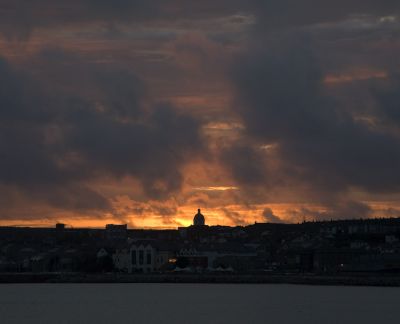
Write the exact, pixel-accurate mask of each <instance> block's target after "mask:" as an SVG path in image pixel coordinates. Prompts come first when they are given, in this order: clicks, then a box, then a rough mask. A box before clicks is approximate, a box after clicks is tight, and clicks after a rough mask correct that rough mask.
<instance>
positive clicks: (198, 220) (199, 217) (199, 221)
mask: <svg viewBox="0 0 400 324" xmlns="http://www.w3.org/2000/svg"><path fill="white" fill-rule="evenodd" d="M204 224H205V218H204V216H203V214H202V213H201V212H200V209H198V210H197V214H196V215H194V218H193V225H195V226H199V225H204Z"/></svg>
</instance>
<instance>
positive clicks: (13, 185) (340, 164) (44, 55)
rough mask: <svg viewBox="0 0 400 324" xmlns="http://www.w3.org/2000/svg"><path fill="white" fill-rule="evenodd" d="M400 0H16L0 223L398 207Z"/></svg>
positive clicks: (5, 51)
mask: <svg viewBox="0 0 400 324" xmlns="http://www.w3.org/2000/svg"><path fill="white" fill-rule="evenodd" d="M399 14H400V2H399V1H398V0H380V1H377V0H346V1H343V0H335V1H334V0H229V1H228V0H213V1H209V0H203V1H187V0H186V1H183V0H163V1H161V0H153V1H146V0H113V1H107V0H79V1H77V0H68V1H67V0H0V225H23V226H52V225H54V224H55V223H57V222H63V223H65V224H67V225H68V226H72V227H103V226H104V225H105V224H107V223H116V224H120V223H121V224H125V223H126V224H128V226H129V227H131V228H138V227H139V228H176V227H179V226H188V225H190V224H191V222H192V219H193V216H194V214H195V213H196V211H197V208H201V209H202V213H203V214H204V216H205V218H206V223H207V224H210V225H217V224H219V225H229V226H234V225H247V224H253V223H254V222H288V223H297V222H301V221H304V220H306V221H314V220H330V219H348V218H357V219H359V218H372V217H398V216H400V203H399V198H400V167H399V166H400V63H399V62H400V61H399V59H398V58H399V57H400V16H399Z"/></svg>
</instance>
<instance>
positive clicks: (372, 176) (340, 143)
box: [234, 39, 400, 192]
mask: <svg viewBox="0 0 400 324" xmlns="http://www.w3.org/2000/svg"><path fill="white" fill-rule="evenodd" d="M283 44H288V43H286V42H284V41H283V40H280V42H279V43H278V44H277V45H275V44H274V45H275V46H274V45H272V46H270V49H269V50H261V51H259V50H258V49H257V50H256V51H255V52H254V53H250V54H249V56H247V57H244V58H242V59H241V60H240V63H238V64H237V67H236V68H235V69H236V70H235V77H234V78H235V80H236V85H237V92H238V97H239V101H238V104H237V111H238V112H239V114H240V115H241V116H242V118H243V121H244V122H245V126H246V128H247V132H248V134H249V135H250V136H251V137H252V138H254V139H256V140H257V141H258V142H260V143H265V144H268V143H277V144H278V147H279V149H278V151H279V154H280V156H281V157H282V160H283V161H284V163H285V172H288V175H290V176H291V177H299V178H300V179H301V181H302V182H306V183H310V184H313V185H314V186H317V187H320V188H323V189H324V190H327V189H328V190H329V191H342V190H346V189H348V188H350V187H352V186H354V187H359V188H362V189H364V190H367V191H372V192H374V191H380V190H382V191H385V190H389V191H390V190H397V189H399V180H400V172H399V169H398V168H397V165H398V164H399V162H400V139H399V138H398V136H396V135H395V134H393V133H392V132H389V131H388V130H387V129H386V128H385V127H380V128H371V127H369V126H368V125H367V124H365V123H361V122H359V121H358V120H357V119H356V118H355V116H354V115H353V111H352V107H351V106H346V105H339V104H338V103H337V102H336V100H335V98H332V97H331V96H330V95H328V94H327V93H326V91H325V89H324V84H323V75H322V73H321V69H320V67H319V63H318V59H317V58H316V57H315V56H314V55H313V53H312V45H311V44H309V43H308V42H305V41H299V40H294V39H290V42H289V45H283ZM392 92H393V91H392ZM392 92H391V93H392ZM385 98H388V97H387V96H386V97H385ZM383 101H384V100H382V99H381V102H383ZM388 101H389V103H385V105H384V106H381V107H380V109H379V110H385V109H386V108H387V106H388V105H395V106H396V104H395V101H394V100H393V99H388ZM385 107H386V108H385ZM240 151H241V150H240V148H239V149H237V155H238V156H239V159H240V158H241V156H242V154H241V153H240ZM268 176H274V175H267V176H266V177H264V178H268ZM259 178H260V180H261V181H263V177H259ZM251 179H253V177H251ZM239 180H240V181H242V180H241V179H240V178H239Z"/></svg>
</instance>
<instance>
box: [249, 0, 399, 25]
mask: <svg viewBox="0 0 400 324" xmlns="http://www.w3.org/2000/svg"><path fill="white" fill-rule="evenodd" d="M250 3H251V6H252V8H253V9H256V10H255V14H256V15H257V16H258V17H259V23H260V25H259V26H260V27H261V28H263V29H265V28H267V29H268V28H277V27H278V28H282V27H291V26H305V25H312V24H318V23H328V22H335V21H340V20H345V19H348V18H351V17H352V16H356V15H371V16H383V15H396V14H398V13H399V11H400V4H399V2H398V1H396V0H383V1H375V0H336V1H333V0H269V1H265V0H254V1H250Z"/></svg>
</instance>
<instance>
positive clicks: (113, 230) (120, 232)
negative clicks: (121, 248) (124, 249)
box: [105, 224, 128, 240]
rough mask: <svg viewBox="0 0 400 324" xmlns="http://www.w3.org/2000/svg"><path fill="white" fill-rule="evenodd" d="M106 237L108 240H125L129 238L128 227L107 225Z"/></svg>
mask: <svg viewBox="0 0 400 324" xmlns="http://www.w3.org/2000/svg"><path fill="white" fill-rule="evenodd" d="M105 236H106V239H107V240H124V239H126V238H127V236H128V225H127V224H123V225H115V224H107V225H106V232H105Z"/></svg>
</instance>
